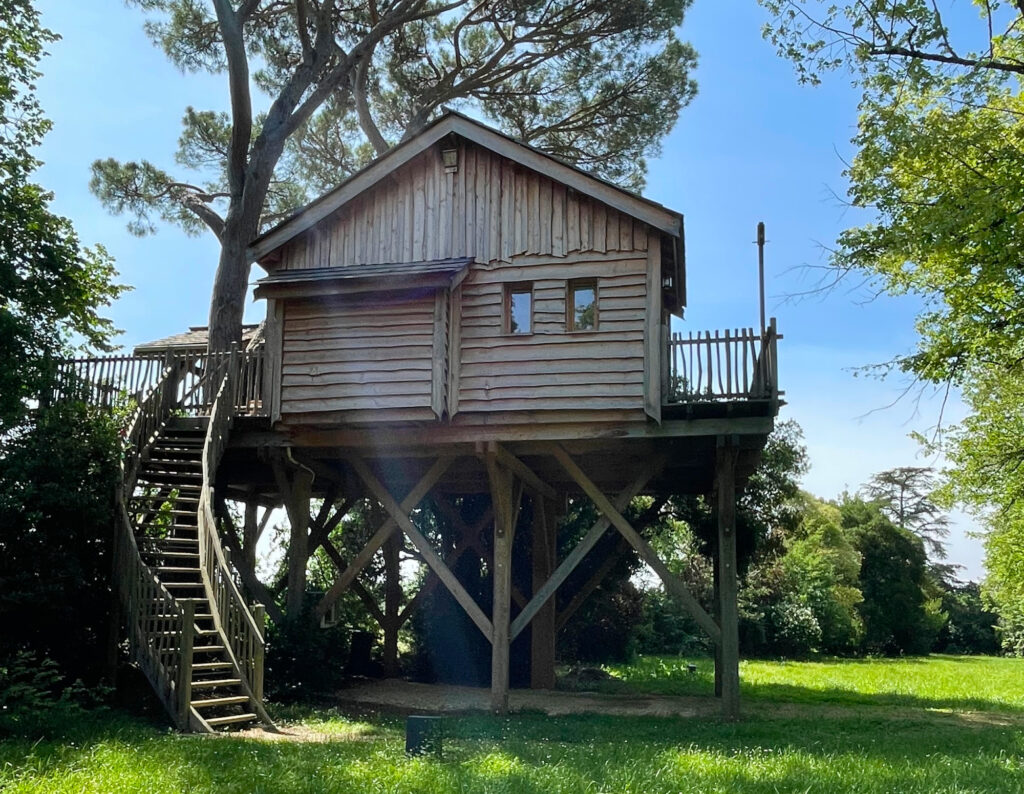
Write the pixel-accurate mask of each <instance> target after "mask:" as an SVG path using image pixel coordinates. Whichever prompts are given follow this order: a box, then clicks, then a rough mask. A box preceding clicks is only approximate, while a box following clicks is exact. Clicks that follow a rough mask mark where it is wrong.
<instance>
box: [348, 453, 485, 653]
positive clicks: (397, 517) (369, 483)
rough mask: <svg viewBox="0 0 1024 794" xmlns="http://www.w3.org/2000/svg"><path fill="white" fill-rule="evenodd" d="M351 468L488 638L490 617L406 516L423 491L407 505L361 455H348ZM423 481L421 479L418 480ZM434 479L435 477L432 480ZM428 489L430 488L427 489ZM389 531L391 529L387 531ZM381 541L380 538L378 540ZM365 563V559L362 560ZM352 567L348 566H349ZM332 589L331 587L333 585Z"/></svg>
mask: <svg viewBox="0 0 1024 794" xmlns="http://www.w3.org/2000/svg"><path fill="white" fill-rule="evenodd" d="M350 463H351V464H352V468H354V469H355V471H356V474H358V475H359V477H360V478H361V479H362V481H363V482H364V483H365V484H366V487H367V488H369V489H370V493H371V494H372V495H373V497H374V498H375V499H376V500H377V501H378V502H380V503H381V505H383V507H384V509H385V510H386V511H387V512H388V514H389V515H390V516H391V519H392V520H393V521H394V522H395V523H396V524H398V526H399V527H401V528H402V531H404V532H405V534H406V536H407V537H408V538H409V540H410V541H412V544H413V545H414V546H415V547H416V549H417V551H419V553H420V554H421V555H422V556H423V559H424V561H425V562H426V563H427V565H429V566H430V567H431V568H432V569H433V571H434V573H436V574H437V577H438V578H439V579H440V580H441V582H442V583H443V584H444V586H445V587H447V588H448V591H449V592H450V593H451V594H452V596H453V597H454V598H455V600H456V601H457V602H458V603H459V605H460V606H461V607H462V608H463V610H465V612H466V614H467V615H469V617H470V620H472V621H473V622H474V623H475V624H476V627H477V628H478V629H480V631H481V633H482V634H483V635H484V636H485V637H486V638H487V639H488V641H490V640H491V639H492V627H491V621H490V620H488V618H487V616H486V615H485V614H484V613H483V610H481V609H480V607H479V606H478V605H477V603H476V601H474V600H473V596H471V595H470V594H469V593H468V592H467V591H466V588H464V587H463V586H462V583H461V582H460V581H459V580H458V578H457V577H456V576H455V574H453V573H452V572H451V570H450V569H449V568H448V566H447V565H445V564H444V560H442V559H441V557H440V556H439V555H438V553H437V552H436V551H435V550H434V547H433V546H431V545H430V543H429V542H428V541H427V539H426V538H425V537H423V535H422V534H421V533H420V531H419V530H418V529H416V526H415V525H414V524H413V523H412V521H410V520H409V516H408V512H409V511H410V510H412V508H413V507H415V506H416V505H417V504H419V501H420V499H422V498H423V496H426V493H424V494H423V495H422V496H420V499H417V500H416V501H415V502H413V503H412V504H411V505H410V506H408V507H406V502H402V504H399V503H398V502H396V501H395V499H394V497H393V496H392V495H391V494H390V493H389V492H388V490H387V488H385V487H384V486H383V485H382V484H381V482H380V480H378V479H377V477H376V475H375V474H374V473H373V472H372V471H371V470H370V467H369V466H367V465H366V462H365V461H363V459H362V458H359V457H352V458H351V459H350ZM445 468H447V466H445ZM421 482H422V481H421ZM435 482H436V480H435ZM428 490H429V489H428ZM389 534H390V533H389ZM381 542H383V539H382V540H381ZM364 564H365V563H364ZM350 567H351V566H350ZM332 589H333V588H332Z"/></svg>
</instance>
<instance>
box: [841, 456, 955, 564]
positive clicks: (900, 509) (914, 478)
mask: <svg viewBox="0 0 1024 794" xmlns="http://www.w3.org/2000/svg"><path fill="white" fill-rule="evenodd" d="M938 487H939V480H938V477H936V475H935V471H934V470H933V469H930V468H928V467H924V466H899V467H897V468H895V469H889V470H887V471H883V472H879V473H878V474H873V475H872V476H871V479H870V480H868V481H867V483H866V484H865V485H864V487H862V488H861V489H860V493H861V495H862V496H863V497H864V498H865V499H867V500H868V501H869V502H876V503H878V506H879V508H880V509H881V510H882V513H883V514H884V515H885V517H886V518H888V519H889V520H890V521H892V523H894V524H895V525H896V526H898V527H900V528H901V529H907V530H910V531H911V532H913V533H914V534H915V535H917V536H918V537H919V538H921V540H923V541H924V544H925V549H926V550H927V551H928V556H929V557H930V558H932V559H934V560H944V559H946V544H945V542H944V541H945V539H946V538H947V537H949V516H947V515H946V513H945V511H944V510H943V509H942V508H941V507H940V506H939V505H938V504H937V503H936V502H935V500H934V499H933V494H934V493H935V490H936V489H937V488H938Z"/></svg>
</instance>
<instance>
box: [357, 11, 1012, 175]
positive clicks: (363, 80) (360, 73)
mask: <svg viewBox="0 0 1024 794" xmlns="http://www.w3.org/2000/svg"><path fill="white" fill-rule="evenodd" d="M1021 1H1022V2H1024V0H1021ZM372 60H373V50H370V52H369V54H368V55H367V56H366V57H365V58H363V59H362V60H361V61H360V62H359V65H358V66H357V67H356V80H355V85H354V86H353V91H352V96H353V97H354V98H355V101H356V113H357V114H358V115H359V126H360V127H361V128H362V130H363V132H364V133H365V134H366V137H367V138H368V139H369V141H370V144H371V145H372V146H373V149H374V151H375V152H376V153H377V154H378V155H380V154H384V152H386V151H387V150H388V148H389V147H388V142H387V141H386V140H385V139H384V136H383V135H381V133H380V129H379V128H378V127H377V124H376V122H374V120H373V114H372V113H370V105H369V102H367V100H366V84H367V81H368V79H369V71H370V63H371V61H372Z"/></svg>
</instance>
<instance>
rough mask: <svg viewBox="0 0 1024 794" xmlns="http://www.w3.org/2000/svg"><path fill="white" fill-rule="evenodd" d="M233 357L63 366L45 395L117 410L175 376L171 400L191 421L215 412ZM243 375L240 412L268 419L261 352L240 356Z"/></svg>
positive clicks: (190, 354)
mask: <svg viewBox="0 0 1024 794" xmlns="http://www.w3.org/2000/svg"><path fill="white" fill-rule="evenodd" d="M231 355H232V354H231V353H230V352H222V353H207V352H205V351H201V352H198V351H181V352H177V353H168V354H167V355H164V356H100V357H96V356H93V357H85V358H74V359H65V360H63V361H58V362H56V364H55V367H56V379H55V385H54V386H53V389H52V391H51V392H50V393H49V394H48V395H46V400H47V401H49V402H59V401H60V400H67V399H82V400H85V401H86V402H89V403H91V404H93V405H99V406H102V407H104V408H112V407H114V405H115V404H116V403H117V401H118V399H119V398H121V397H122V396H123V397H127V398H133V399H136V400H139V399H142V398H143V396H144V395H151V394H152V393H153V392H154V391H155V390H156V386H157V383H159V382H160V381H161V380H163V379H164V377H165V376H166V375H167V374H168V372H170V373H171V374H172V376H173V377H172V381H173V385H172V386H171V388H170V389H169V390H168V394H167V400H168V402H169V403H170V402H173V403H174V408H175V410H177V411H180V412H181V413H182V414H184V415H187V416H205V415H207V414H209V412H210V409H211V408H212V404H213V398H214V396H215V394H216V388H217V386H219V385H220V383H221V381H222V379H223V375H224V372H225V368H226V367H227V364H228V361H229V360H230V358H231ZM238 355H239V356H240V358H239V361H240V362H241V363H240V368H241V371H240V373H239V375H238V377H237V378H236V382H237V383H238V395H237V400H236V404H235V412H236V413H239V414H243V415H247V416H265V415H266V414H265V412H264V407H263V405H264V401H263V394H262V392H263V371H264V368H265V361H264V358H265V352H264V348H263V347H262V346H260V347H256V348H254V349H252V350H247V351H246V352H244V353H241V354H238Z"/></svg>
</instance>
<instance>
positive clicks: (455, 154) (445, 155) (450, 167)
mask: <svg viewBox="0 0 1024 794" xmlns="http://www.w3.org/2000/svg"><path fill="white" fill-rule="evenodd" d="M441 162H442V163H444V172H445V173H446V174H454V173H455V172H456V171H458V170H459V150H458V149H456V148H455V147H454V146H453V147H451V148H449V149H442V150H441Z"/></svg>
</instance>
